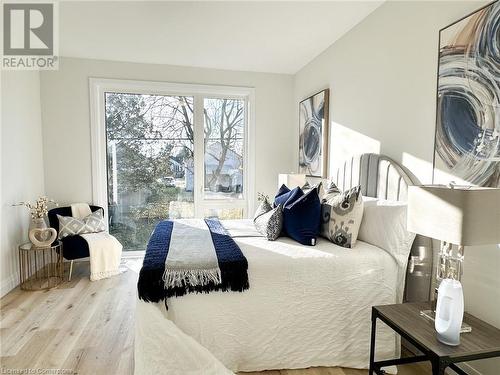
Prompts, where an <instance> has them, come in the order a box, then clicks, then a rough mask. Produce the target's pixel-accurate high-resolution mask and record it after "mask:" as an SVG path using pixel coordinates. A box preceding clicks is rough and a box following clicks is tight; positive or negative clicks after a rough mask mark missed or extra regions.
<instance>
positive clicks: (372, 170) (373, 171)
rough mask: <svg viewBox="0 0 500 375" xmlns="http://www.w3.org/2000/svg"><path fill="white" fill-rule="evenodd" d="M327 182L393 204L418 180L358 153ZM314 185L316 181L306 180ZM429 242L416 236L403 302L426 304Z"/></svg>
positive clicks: (381, 158)
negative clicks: (358, 188) (331, 181)
mask: <svg viewBox="0 0 500 375" xmlns="http://www.w3.org/2000/svg"><path fill="white" fill-rule="evenodd" d="M331 179H332V180H333V181H334V182H335V184H336V185H337V186H338V187H339V189H341V190H346V189H350V188H352V187H354V186H358V185H361V193H362V194H363V195H364V196H367V197H374V198H380V199H387V200H395V201H406V200H407V196H408V186H411V185H419V184H420V181H419V180H418V179H417V178H416V177H415V175H414V174H413V173H411V172H410V171H409V170H408V169H407V168H405V167H403V166H401V165H400V164H399V163H397V162H396V161H394V160H392V159H391V158H389V157H387V156H385V155H379V154H361V155H358V156H353V157H351V158H350V159H348V160H346V161H344V163H343V165H342V166H341V167H340V168H338V169H337V170H335V171H334V173H333V176H332V177H331ZM310 180H311V182H317V180H318V179H317V178H310ZM432 267H433V250H432V240H431V239H430V238H428V237H424V236H420V235H417V237H416V238H415V241H414V242H413V246H412V249H411V253H410V259H409V262H408V269H407V274H406V284H405V293H404V301H405V302H421V301H429V300H430V298H431V293H432Z"/></svg>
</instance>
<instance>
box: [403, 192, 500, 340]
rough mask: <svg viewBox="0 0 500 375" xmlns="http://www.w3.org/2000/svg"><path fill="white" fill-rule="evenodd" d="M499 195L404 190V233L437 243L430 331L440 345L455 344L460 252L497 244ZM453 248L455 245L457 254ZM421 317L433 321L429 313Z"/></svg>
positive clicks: (459, 312)
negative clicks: (434, 302) (434, 303)
mask: <svg viewBox="0 0 500 375" xmlns="http://www.w3.org/2000/svg"><path fill="white" fill-rule="evenodd" d="M499 223H500V189H497V188H481V187H473V186H456V185H451V186H449V187H448V186H444V185H424V186H410V187H409V188H408V230H409V231H411V232H414V233H418V234H421V235H424V236H428V237H431V238H435V239H437V240H441V241H442V243H441V244H442V245H441V250H440V253H439V261H438V266H437V274H436V280H437V282H440V283H441V285H440V286H439V289H438V300H437V306H436V313H435V316H436V319H435V327H436V331H437V333H438V336H437V337H438V339H439V341H441V342H443V343H445V344H448V345H458V344H459V343H460V330H461V324H462V317H463V310H464V309H463V292H462V285H461V283H460V280H461V277H462V273H463V264H462V263H463V260H464V246H471V245H486V244H497V243H500V230H499ZM452 245H457V246H456V250H455V249H454V247H453V246H452ZM423 314H425V315H428V316H429V315H430V316H432V314H431V313H429V312H428V311H427V312H426V311H424V312H423Z"/></svg>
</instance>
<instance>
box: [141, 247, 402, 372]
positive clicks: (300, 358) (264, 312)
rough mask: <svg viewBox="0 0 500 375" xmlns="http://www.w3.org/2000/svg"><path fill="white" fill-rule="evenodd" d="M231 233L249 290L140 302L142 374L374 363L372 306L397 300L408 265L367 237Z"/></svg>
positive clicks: (386, 351) (382, 337)
mask: <svg viewBox="0 0 500 375" xmlns="http://www.w3.org/2000/svg"><path fill="white" fill-rule="evenodd" d="M235 240H236V242H237V243H238V245H239V246H240V248H241V250H242V252H243V254H244V255H245V256H246V258H247V260H248V265H249V267H248V275H249V282H250V289H249V290H247V291H245V292H243V293H238V292H236V293H235V292H226V293H223V292H212V293H209V294H189V295H185V296H183V297H179V298H171V299H169V300H168V306H169V310H168V313H167V312H166V311H165V306H164V304H163V303H159V304H150V303H144V302H142V301H138V308H137V315H136V342H135V364H136V374H159V373H161V374H193V375H194V374H203V375H205V374H206V375H209V374H214V375H219V374H226V373H230V372H229V371H227V370H226V369H225V368H228V369H230V370H232V371H235V372H236V371H259V370H264V369H284V368H287V369H290V368H305V367H311V366H344V367H353V368H367V367H368V363H369V348H370V323H371V320H370V319H371V307H372V306H373V305H380V304H390V303H396V302H398V300H399V298H400V296H401V292H402V288H403V285H404V280H401V279H399V280H398V274H399V275H404V272H398V271H401V270H399V269H398V268H399V267H403V266H404V265H399V266H398V264H397V262H396V261H395V260H394V259H393V258H392V257H391V255H389V253H387V252H386V251H384V250H382V249H380V248H378V247H376V246H373V245H370V244H367V243H364V242H362V241H358V242H357V244H356V246H355V248H353V249H345V248H342V247H339V246H336V245H334V244H332V243H331V242H328V241H326V240H323V239H319V240H318V243H317V245H316V246H314V247H309V246H302V245H300V244H298V243H297V242H295V241H293V240H291V239H289V238H284V237H283V238H279V239H278V240H277V241H274V242H271V241H267V240H266V239H264V238H262V237H260V238H258V237H241V238H235ZM403 271H404V270H403ZM401 277H402V276H399V278H401ZM378 327H379V330H378V331H377V345H376V347H377V352H376V358H377V359H385V358H391V357H393V356H394V355H396V354H398V353H397V352H398V349H397V345H396V336H395V334H394V333H393V332H392V331H391V330H389V329H388V328H387V327H382V324H378Z"/></svg>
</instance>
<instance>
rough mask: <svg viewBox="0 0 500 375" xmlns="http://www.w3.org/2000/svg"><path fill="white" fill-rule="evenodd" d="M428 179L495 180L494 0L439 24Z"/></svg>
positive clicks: (498, 40)
mask: <svg viewBox="0 0 500 375" xmlns="http://www.w3.org/2000/svg"><path fill="white" fill-rule="evenodd" d="M439 38H440V42H439V72H438V87H437V90H438V94H437V116H436V118H437V121H436V140H435V147H434V182H435V183H446V182H450V181H451V180H455V181H457V183H464V182H465V183H470V184H473V185H477V186H490V187H498V186H500V1H496V2H494V3H492V4H489V5H488V6H486V7H484V8H481V9H479V10H478V11H476V12H474V13H473V14H471V15H469V16H467V17H465V18H463V19H461V20H459V21H457V22H455V23H453V24H452V25H450V26H448V27H446V28H444V29H442V30H441V31H440V34H439Z"/></svg>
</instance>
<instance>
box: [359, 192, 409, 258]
mask: <svg viewBox="0 0 500 375" xmlns="http://www.w3.org/2000/svg"><path fill="white" fill-rule="evenodd" d="M363 200H364V211H363V219H362V220H361V226H360V227H359V233H358V239H359V240H361V241H364V242H368V243H370V244H372V245H375V246H378V247H380V248H382V249H383V250H385V251H387V252H388V253H389V254H390V255H392V256H393V257H394V259H396V261H397V262H398V264H399V265H400V266H403V267H406V263H407V261H408V256H409V255H410V250H411V245H412V244H413V240H414V239H415V233H411V232H408V231H407V230H406V213H407V207H408V205H407V203H406V202H397V201H387V200H383V199H374V198H365V197H363Z"/></svg>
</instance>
